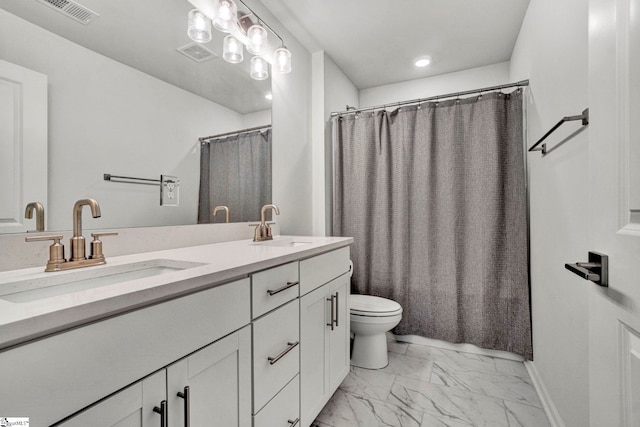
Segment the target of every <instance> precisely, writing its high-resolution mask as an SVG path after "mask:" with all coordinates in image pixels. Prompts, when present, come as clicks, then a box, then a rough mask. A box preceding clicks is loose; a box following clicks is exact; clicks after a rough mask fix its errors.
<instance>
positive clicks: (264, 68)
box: [249, 56, 269, 80]
mask: <svg viewBox="0 0 640 427" xmlns="http://www.w3.org/2000/svg"><path fill="white" fill-rule="evenodd" d="M249 75H250V76H251V78H252V79H254V80H266V79H268V78H269V66H268V65H267V61H265V60H264V58H262V57H261V56H254V57H253V58H251V71H250V72H249Z"/></svg>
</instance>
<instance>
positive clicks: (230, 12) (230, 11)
mask: <svg viewBox="0 0 640 427" xmlns="http://www.w3.org/2000/svg"><path fill="white" fill-rule="evenodd" d="M237 14H238V7H237V6H236V4H235V3H234V2H233V0H216V1H215V3H214V4H213V17H212V21H213V26H214V27H216V29H217V30H219V31H222V32H223V33H228V32H231V30H233V29H234V28H235V27H236V25H237V22H236V15H237Z"/></svg>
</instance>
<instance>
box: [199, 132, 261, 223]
mask: <svg viewBox="0 0 640 427" xmlns="http://www.w3.org/2000/svg"><path fill="white" fill-rule="evenodd" d="M200 148H201V150H200V199H199V203H198V223H199V224H203V223H212V222H225V216H224V215H223V214H218V215H217V216H216V217H214V216H213V209H214V208H215V207H216V206H227V207H228V208H229V211H230V222H245V221H257V220H259V219H260V209H261V208H262V206H264V205H266V204H269V203H271V129H270V128H269V129H266V130H262V131H255V132H250V133H244V134H240V135H233V136H229V137H224V138H220V139H216V140H212V141H210V142H209V143H204V144H202V145H201V147H200Z"/></svg>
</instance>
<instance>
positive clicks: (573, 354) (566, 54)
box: [511, 0, 589, 427]
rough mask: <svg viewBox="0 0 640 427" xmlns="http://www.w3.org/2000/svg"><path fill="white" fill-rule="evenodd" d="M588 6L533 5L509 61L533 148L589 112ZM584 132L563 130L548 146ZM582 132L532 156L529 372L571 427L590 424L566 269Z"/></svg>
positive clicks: (537, 0)
mask: <svg viewBox="0 0 640 427" xmlns="http://www.w3.org/2000/svg"><path fill="white" fill-rule="evenodd" d="M587 6H588V5H587V2H585V1H582V0H566V1H562V2H558V1H556V0H531V3H530V5H529V10H528V12H527V15H526V18H525V21H524V24H523V26H522V29H521V32H520V36H519V38H518V41H517V43H516V46H515V49H514V52H513V56H512V58H511V80H514V81H515V80H521V79H527V78H528V79H529V81H530V95H531V97H530V102H529V104H528V105H527V109H528V114H527V117H528V139H529V145H532V144H533V143H534V142H535V141H536V140H537V139H538V138H540V137H541V136H542V135H543V134H544V133H545V132H547V131H548V130H549V129H550V128H551V127H552V126H553V125H554V124H555V123H556V122H557V121H558V120H560V119H561V118H562V117H563V116H568V115H577V114H580V113H581V112H582V110H584V109H585V108H586V107H587V102H588V93H587V89H588V87H587V77H588V73H587V49H588V40H587V15H588V8H587ZM576 123H577V124H576ZM580 128H581V127H580V125H579V122H575V123H567V124H565V125H563V127H561V128H560V130H559V131H558V132H556V133H555V134H553V136H551V137H549V139H548V142H549V144H548V147H550V148H552V147H553V146H556V145H557V144H559V143H560V142H562V141H563V139H564V138H565V137H566V136H568V135H569V134H571V133H573V132H574V131H575V130H576V129H580ZM583 129H584V128H583ZM587 133H588V131H584V132H581V133H580V134H578V135H576V136H575V137H574V138H572V139H570V140H568V141H567V142H566V143H564V144H561V145H558V146H557V148H556V149H554V151H552V152H550V153H549V154H547V155H546V156H545V157H542V156H541V155H540V153H538V152H536V153H529V154H528V168H529V187H530V215H531V286H532V314H533V352H534V365H535V368H536V370H537V371H538V373H539V374H540V377H541V378H542V381H543V383H544V385H545V387H546V389H547V391H548V392H549V394H550V397H551V399H552V400H553V402H554V403H555V405H556V407H557V409H558V411H559V413H560V415H561V417H562V419H563V420H564V423H565V424H566V425H567V426H569V427H572V426H573V427H583V426H587V425H589V396H588V389H589V387H588V386H589V379H588V378H589V370H588V353H589V348H588V345H589V343H588V322H589V320H588V314H589V313H588V309H589V301H588V290H589V287H588V285H586V284H585V282H584V280H582V279H580V278H578V277H577V276H574V275H572V274H571V273H569V272H568V271H567V270H565V269H564V263H566V262H575V261H578V260H582V259H586V257H587V251H588V240H587V231H588V221H587V220H588V218H587V215H586V212H588V191H587V183H588V174H587V164H588V145H587Z"/></svg>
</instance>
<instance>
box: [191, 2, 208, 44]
mask: <svg viewBox="0 0 640 427" xmlns="http://www.w3.org/2000/svg"><path fill="white" fill-rule="evenodd" d="M187 18H188V26H187V35H188V36H189V38H190V39H191V40H193V41H194V42H198V43H207V42H209V41H211V21H210V20H209V18H207V17H206V16H205V14H204V13H202V12H200V11H199V10H198V9H193V10H192V11H190V12H189V15H188V16H187Z"/></svg>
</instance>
